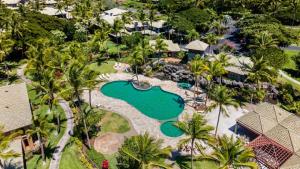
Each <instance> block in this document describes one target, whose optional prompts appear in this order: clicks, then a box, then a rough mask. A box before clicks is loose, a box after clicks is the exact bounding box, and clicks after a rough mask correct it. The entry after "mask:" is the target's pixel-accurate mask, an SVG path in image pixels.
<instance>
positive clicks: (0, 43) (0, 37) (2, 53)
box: [0, 33, 15, 81]
mask: <svg viewBox="0 0 300 169" xmlns="http://www.w3.org/2000/svg"><path fill="white" fill-rule="evenodd" d="M14 44H15V43H14V41H13V40H11V39H9V38H8V36H7V35H6V34H5V33H0V62H3V64H4V68H5V74H6V76H7V79H8V81H9V73H8V67H7V64H6V62H4V60H5V58H6V56H7V55H8V54H9V53H10V52H11V51H12V49H13V46H14Z"/></svg>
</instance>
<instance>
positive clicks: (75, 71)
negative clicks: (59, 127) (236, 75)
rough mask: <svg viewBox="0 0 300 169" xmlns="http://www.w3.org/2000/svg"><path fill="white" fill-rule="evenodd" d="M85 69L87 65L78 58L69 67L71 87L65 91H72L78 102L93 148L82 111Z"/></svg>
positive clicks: (68, 77)
mask: <svg viewBox="0 0 300 169" xmlns="http://www.w3.org/2000/svg"><path fill="white" fill-rule="evenodd" d="M85 70H86V65H84V64H81V63H79V62H78V61H77V60H74V61H73V62H72V63H71V64H70V65H69V67H68V70H67V74H66V76H67V77H66V78H67V82H68V83H69V85H70V88H68V89H66V90H65V91H63V92H64V93H65V92H70V93H71V96H72V98H73V99H74V98H75V99H76V100H77V103H76V102H75V101H74V105H75V106H76V107H77V109H78V111H79V112H80V114H81V120H82V121H83V124H84V129H85V135H86V139H87V144H88V147H89V148H91V142H90V137H89V133H88V129H87V125H86V119H85V117H84V115H83V113H82V107H81V105H82V103H81V93H82V91H83V89H84V88H85V87H86V86H85V85H86V83H85Z"/></svg>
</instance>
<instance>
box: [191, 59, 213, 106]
mask: <svg viewBox="0 0 300 169" xmlns="http://www.w3.org/2000/svg"><path fill="white" fill-rule="evenodd" d="M188 67H189V70H190V71H191V72H192V73H193V74H194V78H195V79H194V81H195V89H194V101H195V103H196V93H197V90H198V87H199V78H200V76H201V75H203V74H204V73H205V72H206V71H208V67H207V65H206V64H205V61H204V60H203V59H201V57H200V56H196V57H195V58H194V59H193V60H192V61H191V62H190V63H189V66H188Z"/></svg>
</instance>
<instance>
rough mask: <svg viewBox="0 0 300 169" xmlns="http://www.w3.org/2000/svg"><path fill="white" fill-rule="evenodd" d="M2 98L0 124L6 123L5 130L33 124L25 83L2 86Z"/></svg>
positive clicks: (0, 95) (0, 100)
mask: <svg viewBox="0 0 300 169" xmlns="http://www.w3.org/2000/svg"><path fill="white" fill-rule="evenodd" d="M0 98H1V99H0V125H4V132H9V131H13V130H16V129H20V128H23V127H27V126H29V125H31V124H32V122H31V118H32V116H31V109H30V104H29V99H28V94H27V88H26V84H25V83H20V84H12V85H7V86H3V87H0Z"/></svg>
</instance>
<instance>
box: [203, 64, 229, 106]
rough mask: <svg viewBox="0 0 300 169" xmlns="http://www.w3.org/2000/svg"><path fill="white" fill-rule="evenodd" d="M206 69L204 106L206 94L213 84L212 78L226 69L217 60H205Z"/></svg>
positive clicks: (220, 74) (206, 100)
mask: <svg viewBox="0 0 300 169" xmlns="http://www.w3.org/2000/svg"><path fill="white" fill-rule="evenodd" d="M206 64H207V67H208V69H207V71H206V74H205V76H204V77H205V79H206V80H207V88H206V90H207V94H206V99H205V106H207V102H208V96H209V93H210V91H211V89H212V85H213V79H214V78H215V77H218V76H222V75H223V74H224V73H225V72H226V71H225V68H224V67H223V66H222V64H221V63H219V62H218V61H211V62H209V61H208V62H207V63H206Z"/></svg>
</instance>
